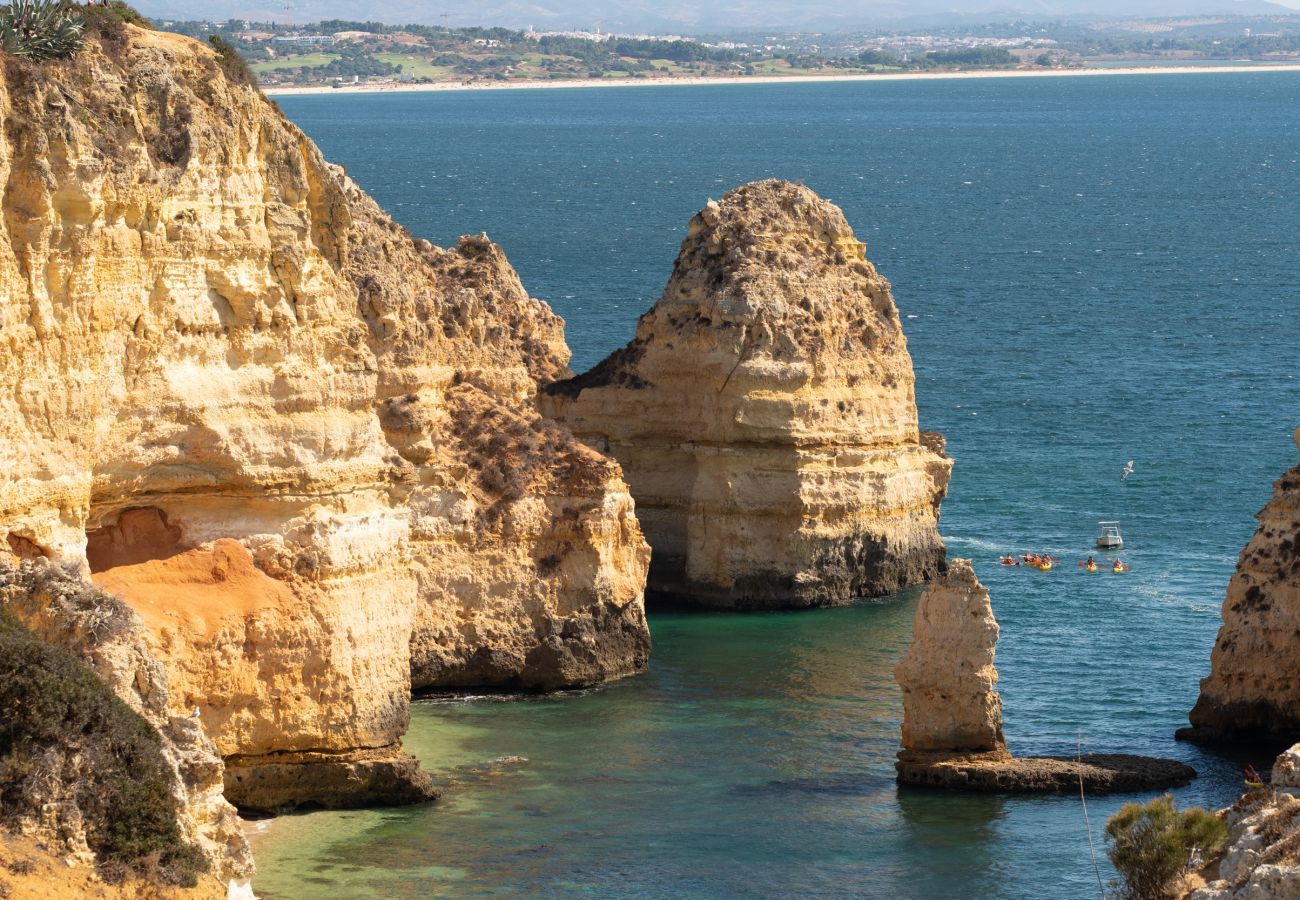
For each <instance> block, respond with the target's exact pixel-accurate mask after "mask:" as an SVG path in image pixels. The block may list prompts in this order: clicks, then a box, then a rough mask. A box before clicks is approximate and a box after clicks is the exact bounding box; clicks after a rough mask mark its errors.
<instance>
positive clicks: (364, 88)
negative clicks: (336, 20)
mask: <svg viewBox="0 0 1300 900" xmlns="http://www.w3.org/2000/svg"><path fill="white" fill-rule="evenodd" d="M1244 72H1300V63H1285V64H1283V65H1276V66H1274V65H1267V64H1265V65H1257V66H1125V67H1123V68H1106V69H1103V68H1083V69H1042V70H1027V69H1009V70H1004V69H994V70H988V71H977V72H897V73H882V74H874V75H749V76H722V77H716V78H709V77H689V78H619V79H611V78H574V79H554V80H550V81H537V80H521V81H473V82H464V81H437V82H434V83H432V84H375V85H371V84H349V85H344V86H342V87H329V86H326V85H283V86H282V85H275V86H268V87H265V88H263V89H262V93H264V94H266V96H268V97H285V96H291V95H299V96H302V95H317V94H330V95H333V94H414V93H427V92H430V91H510V90H538V89H562V88H620V87H674V86H682V85H700V84H819V83H825V82H845V81H922V80H932V79H945V78H1062V77H1065V78H1068V77H1081V76H1090V75H1193V74H1214V73H1217V74H1240V73H1244Z"/></svg>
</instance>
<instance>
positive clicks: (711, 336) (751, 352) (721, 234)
mask: <svg viewBox="0 0 1300 900" xmlns="http://www.w3.org/2000/svg"><path fill="white" fill-rule="evenodd" d="M864 254H865V246H864V245H863V244H862V243H861V242H860V241H858V240H857V239H856V238H855V237H854V235H853V231H852V229H851V228H850V227H849V225H848V223H847V222H846V221H845V219H844V216H843V214H842V213H841V212H840V211H839V209H837V208H836V207H835V206H834V205H832V204H830V203H828V202H826V201H825V200H822V199H821V198H819V197H818V196H817V195H816V194H814V193H813V192H812V191H810V190H809V189H807V188H805V187H802V186H800V185H794V184H789V183H785V182H780V181H763V182H756V183H754V184H748V185H745V186H743V187H740V188H737V189H735V190H733V191H730V192H729V193H727V194H726V195H725V196H723V198H722V200H721V202H714V201H709V204H708V205H707V206H706V207H705V208H704V209H703V210H702V211H701V212H700V213H699V214H698V215H697V216H695V218H693V219H692V220H691V223H690V229H689V232H688V234H687V237H686V239H685V240H684V241H683V242H682V247H681V253H680V255H679V256H678V258H677V263H676V266H675V267H674V269H673V274H672V277H671V278H670V279H669V281H668V286H667V287H666V288H665V290H664V294H663V297H662V298H661V299H660V300H659V302H658V303H656V304H655V306H654V307H653V308H652V309H651V310H650V311H649V312H647V313H646V314H645V315H644V316H642V317H641V320H640V322H639V323H638V325H637V330H636V337H635V338H634V339H633V340H632V342H631V343H630V344H628V345H627V346H626V347H624V348H622V349H621V350H618V351H616V352H615V353H613V354H612V355H610V356H609V357H608V358H607V359H605V360H604V361H603V362H601V363H600V364H599V365H597V366H596V367H595V368H594V369H592V370H591V371H589V372H587V373H586V374H584V375H580V376H578V377H576V378H572V379H567V380H564V381H560V382H558V383H555V384H552V385H550V386H549V387H547V388H546V390H545V396H544V397H543V406H544V408H545V409H546V410H547V411H548V412H549V413H550V414H551V415H553V416H554V417H556V418H558V419H560V420H562V421H563V422H565V423H566V424H568V425H569V426H570V427H571V428H572V429H573V431H574V433H575V434H577V436H578V437H579V438H581V439H582V440H584V441H586V442H587V443H588V444H590V445H591V446H592V447H594V448H596V449H597V450H599V451H601V452H603V453H609V454H610V455H612V456H614V457H615V458H616V459H617V460H618V461H619V462H620V463H621V464H622V466H623V471H624V473H625V474H626V476H627V480H628V484H629V485H630V486H631V490H632V495H633V496H634V497H635V498H636V503H637V513H638V516H639V517H640V520H641V524H642V527H643V528H644V529H645V533H646V536H647V538H648V539H649V541H650V545H651V546H652V547H653V548H654V555H653V559H652V560H651V569H650V582H649V584H650V588H651V589H652V590H653V591H654V592H657V593H659V594H662V595H666V596H669V597H671V598H674V599H676V600H678V601H682V602H687V603H691V604H698V605H703V606H712V607H725V608H739V609H755V608H770V607H785V606H791V607H798V606H823V605H834V604H840V603H846V602H848V601H849V599H850V598H852V597H855V596H874V595H880V594H886V593H889V592H892V591H894V590H897V589H898V588H900V587H902V586H904V585H909V584H915V583H919V582H922V581H925V580H927V579H929V578H930V577H932V576H934V575H936V574H938V573H939V572H941V571H942V569H943V562H944V547H943V542H942V540H941V539H940V537H939V533H938V517H939V503H940V501H941V500H942V498H943V495H944V492H945V490H946V487H947V484H948V476H949V473H950V471H951V465H952V464H951V461H950V460H948V459H947V458H946V457H945V456H943V453H942V447H943V441H942V438H940V437H939V436H938V435H925V434H923V433H921V432H920V431H919V430H918V427H917V413H916V400H915V393H914V377H913V373H912V361H911V358H910V356H909V355H908V352H907V341H906V339H905V338H904V336H903V329H902V325H901V323H900V321H899V316H898V311H897V309H895V307H894V300H893V297H892V296H891V295H890V290H889V283H888V282H887V281H886V280H885V279H884V278H882V277H881V276H880V275H879V274H878V273H877V272H876V270H875V268H874V267H873V266H872V265H871V263H870V262H869V261H867V259H866V258H865V255H864Z"/></svg>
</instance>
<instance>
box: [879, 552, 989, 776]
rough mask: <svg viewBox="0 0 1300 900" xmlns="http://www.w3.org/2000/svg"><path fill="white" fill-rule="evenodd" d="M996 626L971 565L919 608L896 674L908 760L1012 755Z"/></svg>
mask: <svg viewBox="0 0 1300 900" xmlns="http://www.w3.org/2000/svg"><path fill="white" fill-rule="evenodd" d="M998 633H999V631H998V623H997V620H996V619H995V618H993V604H992V602H991V601H990V600H989V592H988V589H987V588H985V587H984V585H982V584H980V581H979V579H978V578H976V577H975V570H974V569H973V568H971V564H970V560H967V559H954V560H952V561H951V563H950V564H949V566H948V572H947V574H945V575H944V576H942V577H940V578H938V579H936V580H935V581H933V582H932V583H931V584H930V585H929V586H928V587H927V588H926V589H925V592H924V593H923V594H922V595H921V599H920V600H918V601H917V604H916V615H915V617H914V619H913V622H912V643H911V646H910V647H908V650H907V656H906V657H904V658H903V660H902V662H900V663H899V664H898V665H897V666H896V667H895V669H894V679H895V680H896V681H897V682H898V685H899V687H900V688H902V690H903V752H904V753H908V752H944V753H972V754H973V753H994V754H1001V755H1004V756H1006V755H1009V754H1007V744H1006V741H1005V740H1003V737H1002V698H1001V697H1000V696H999V695H998V692H997V691H996V690H995V689H994V686H995V685H996V684H997V682H998V670H997V669H996V668H994V666H993V657H994V654H995V653H996V652H997V644H998Z"/></svg>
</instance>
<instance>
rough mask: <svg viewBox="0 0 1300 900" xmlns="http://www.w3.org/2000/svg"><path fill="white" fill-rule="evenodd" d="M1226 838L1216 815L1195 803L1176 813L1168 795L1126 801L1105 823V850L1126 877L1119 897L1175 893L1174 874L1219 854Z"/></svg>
mask: <svg viewBox="0 0 1300 900" xmlns="http://www.w3.org/2000/svg"><path fill="white" fill-rule="evenodd" d="M1227 836H1228V828H1227V826H1226V825H1225V824H1224V823H1223V821H1222V820H1221V819H1220V818H1219V817H1218V816H1216V815H1215V814H1214V813H1212V812H1210V811H1209V810H1206V809H1202V808H1201V807H1199V806H1194V807H1191V808H1190V809H1186V810H1182V811H1181V812H1180V811H1179V810H1178V809H1176V808H1175V807H1174V798H1173V796H1172V795H1170V794H1165V795H1164V796H1162V797H1156V798H1155V799H1154V800H1152V801H1150V802H1149V803H1146V804H1141V803H1125V804H1124V806H1123V807H1121V808H1120V811H1119V812H1117V813H1115V815H1113V816H1111V817H1110V820H1109V821H1107V822H1106V842H1107V844H1108V848H1107V851H1106V852H1107V855H1108V856H1109V857H1110V861H1111V863H1113V864H1114V866H1115V869H1116V870H1117V871H1118V872H1119V874H1120V875H1121V876H1122V877H1123V879H1124V884H1123V889H1122V890H1121V892H1120V896H1121V897H1124V898H1127V900H1163V898H1166V897H1173V896H1175V895H1176V892H1175V891H1174V890H1173V885H1174V883H1175V880H1176V879H1177V878H1178V876H1179V875H1182V874H1183V873H1184V872H1186V871H1188V870H1189V869H1191V868H1193V867H1194V866H1196V865H1198V864H1199V861H1200V860H1202V859H1204V858H1205V857H1207V856H1210V855H1212V854H1213V853H1215V852H1217V851H1218V850H1219V848H1220V847H1222V846H1223V842H1224V841H1225V840H1226V839H1227Z"/></svg>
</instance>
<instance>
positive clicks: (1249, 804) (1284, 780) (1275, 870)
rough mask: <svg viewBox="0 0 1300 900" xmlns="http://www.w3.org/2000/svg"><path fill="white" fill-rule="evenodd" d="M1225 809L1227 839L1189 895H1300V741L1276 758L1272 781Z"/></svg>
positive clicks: (1223, 899) (1237, 899)
mask: <svg viewBox="0 0 1300 900" xmlns="http://www.w3.org/2000/svg"><path fill="white" fill-rule="evenodd" d="M1220 815H1222V816H1223V817H1224V818H1225V820H1226V822H1227V825H1228V841H1227V845H1226V846H1225V848H1224V850H1223V852H1222V854H1220V856H1219V857H1218V858H1217V859H1215V860H1211V862H1210V864H1209V865H1207V866H1206V867H1205V868H1204V869H1203V870H1202V871H1201V873H1200V880H1201V881H1202V882H1203V883H1202V884H1200V885H1199V886H1197V887H1195V889H1193V890H1191V891H1189V892H1188V893H1187V894H1186V895H1185V896H1189V897H1190V898H1191V900H1277V898H1294V897H1300V744H1297V745H1296V746H1294V747H1292V748H1291V749H1290V750H1287V751H1286V752H1285V753H1283V754H1282V755H1281V756H1279V757H1278V758H1277V760H1276V761H1275V762H1274V763H1273V777H1272V784H1271V785H1270V786H1269V787H1268V788H1266V789H1256V790H1251V791H1247V792H1246V793H1245V794H1244V795H1242V797H1241V799H1239V800H1238V801H1237V802H1236V803H1234V804H1233V805H1232V806H1231V807H1229V808H1228V809H1227V810H1224V811H1223V812H1222V813H1220Z"/></svg>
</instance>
